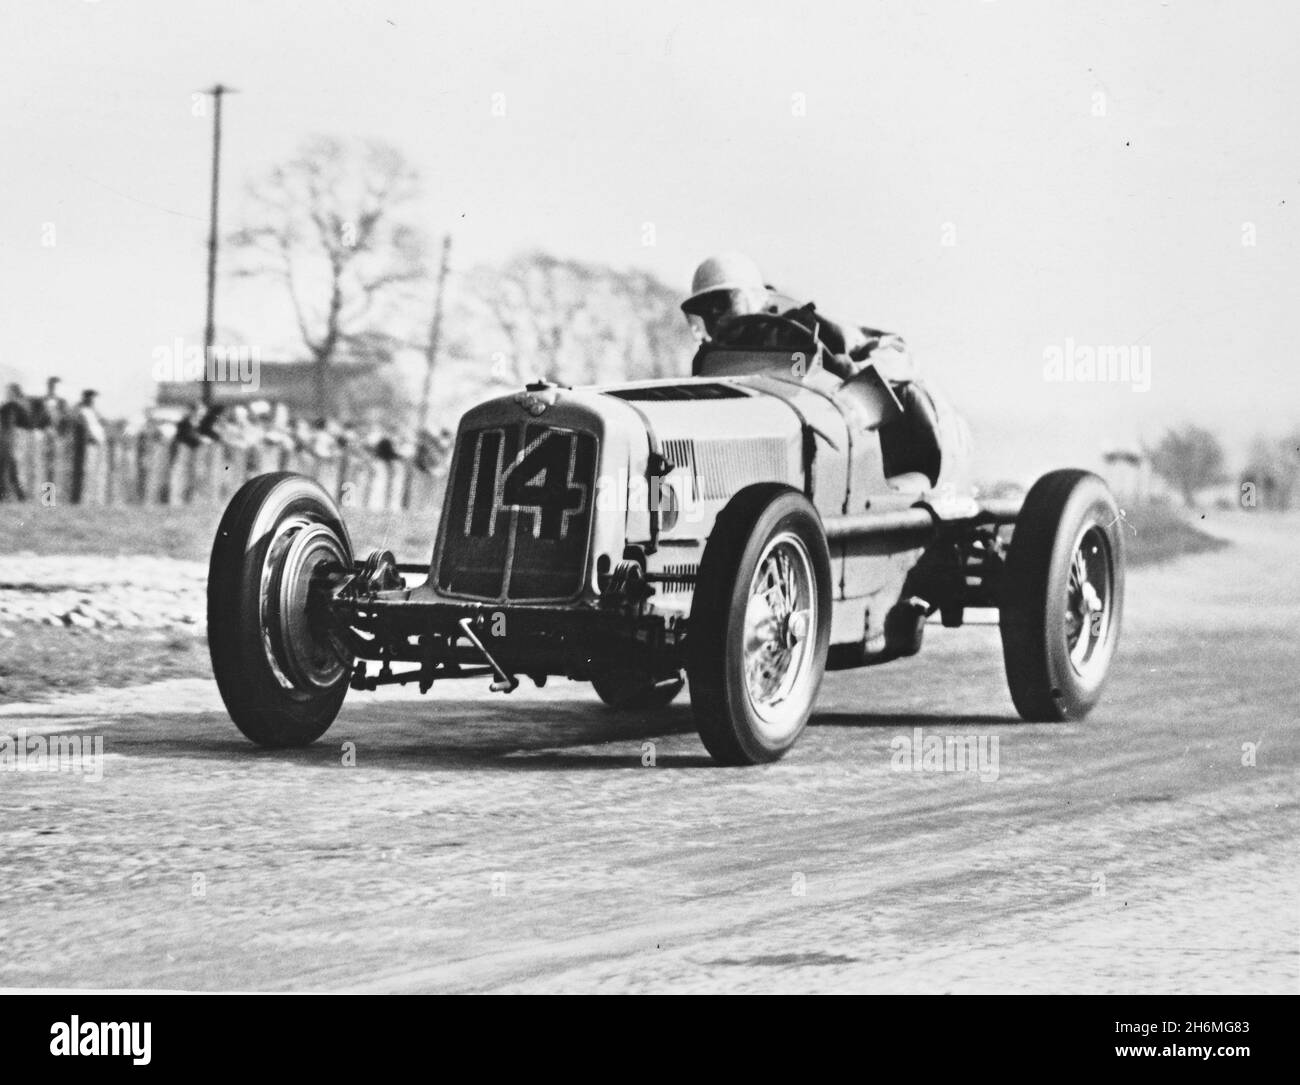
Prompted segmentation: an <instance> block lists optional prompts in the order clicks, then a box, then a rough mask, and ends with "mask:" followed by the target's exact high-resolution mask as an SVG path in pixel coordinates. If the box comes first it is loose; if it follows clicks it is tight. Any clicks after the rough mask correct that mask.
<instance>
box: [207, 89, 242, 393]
mask: <svg viewBox="0 0 1300 1085" xmlns="http://www.w3.org/2000/svg"><path fill="white" fill-rule="evenodd" d="M203 93H204V94H211V95H212V101H213V106H214V112H213V120H212V210H211V216H210V220H209V225H208V315H207V320H206V321H205V323H204V325H203V376H202V378H201V380H202V382H203V383H202V385H201V388H202V392H203V405H204V406H205V407H210V406H211V405H212V383H211V381H209V380H208V364H209V359H210V358H211V357H212V342H213V340H214V339H215V338H216V318H215V313H214V307H215V302H216V295H217V194H218V191H219V187H220V183H221V99H222V96H223V95H226V94H233V93H235V91H234V90H233V89H232V88H231V87H225V86H222V85H221V84H220V83H217V84H216V85H215V86H213V87H209V88H208V89H207V90H205V91H204V92H203Z"/></svg>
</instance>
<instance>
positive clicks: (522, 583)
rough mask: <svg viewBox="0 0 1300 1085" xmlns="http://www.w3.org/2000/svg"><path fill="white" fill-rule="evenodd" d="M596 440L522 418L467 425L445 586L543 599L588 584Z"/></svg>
mask: <svg viewBox="0 0 1300 1085" xmlns="http://www.w3.org/2000/svg"><path fill="white" fill-rule="evenodd" d="M595 475H596V438H595V436H594V435H593V434H590V433H583V432H580V431H578V430H573V429H562V428H559V427H554V426H544V425H539V424H537V423H521V424H520V425H517V426H497V427H489V428H484V429H471V430H466V431H463V432H462V433H461V436H460V441H459V443H458V444H457V447H456V459H455V467H454V468H453V475H452V479H451V489H450V493H449V494H448V495H447V503H446V506H445V508H446V512H445V514H444V516H445V518H446V523H445V524H444V526H443V537H442V553H441V557H440V559H439V562H438V577H437V585H438V588H439V590H441V591H444V592H447V593H448V594H451V595H459V596H465V597H469V598H475V599H492V600H501V601H506V600H510V601H516V602H528V601H533V602H538V601H546V600H563V599H571V598H572V597H573V596H575V595H577V594H578V593H579V592H580V591H581V590H582V588H583V583H584V579H585V575H586V567H587V548H588V545H589V542H590V537H591V512H592V506H593V503H594V493H593V491H594V489H595Z"/></svg>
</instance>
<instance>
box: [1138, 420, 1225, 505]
mask: <svg viewBox="0 0 1300 1085" xmlns="http://www.w3.org/2000/svg"><path fill="white" fill-rule="evenodd" d="M1146 456H1147V460H1148V461H1149V462H1150V464H1151V470H1153V471H1154V472H1155V473H1156V474H1157V475H1159V476H1160V477H1161V478H1163V479H1164V480H1165V481H1166V482H1168V483H1169V484H1170V485H1171V486H1173V487H1174V488H1175V489H1176V490H1177V491H1178V492H1179V493H1180V494H1181V495H1182V498H1183V502H1184V503H1185V504H1186V505H1187V507H1188V508H1189V509H1190V508H1193V507H1195V504H1196V491H1197V490H1199V489H1201V488H1202V487H1205V486H1212V485H1214V484H1215V483H1216V482H1222V481H1223V480H1224V478H1225V477H1226V476H1225V475H1224V472H1223V446H1222V445H1220V444H1219V440H1218V438H1217V437H1215V436H1214V434H1213V433H1211V432H1210V431H1209V430H1206V429H1202V428H1201V427H1200V426H1190V425H1189V426H1183V427H1182V428H1181V429H1171V430H1169V431H1168V432H1166V433H1165V435H1164V436H1163V437H1162V438H1160V441H1159V443H1158V444H1157V445H1156V446H1155V448H1151V449H1147V450H1146Z"/></svg>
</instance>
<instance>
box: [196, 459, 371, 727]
mask: <svg viewBox="0 0 1300 1085" xmlns="http://www.w3.org/2000/svg"><path fill="white" fill-rule="evenodd" d="M351 568H352V543H351V540H350V539H349V538H348V533H347V528H346V527H345V526H344V524H343V520H342V517H341V516H340V514H339V511H338V508H337V506H336V505H335V504H334V502H333V500H332V499H331V498H330V496H329V495H328V494H327V493H326V492H325V491H324V490H323V489H322V488H321V487H320V486H319V485H318V484H317V483H315V482H314V481H312V480H311V479H309V478H304V477H303V476H301V475H295V474H290V473H285V472H280V473H275V474H269V475H260V476H259V477H257V478H254V479H251V480H250V481H248V482H246V483H245V484H244V485H243V486H242V487H241V488H240V489H239V491H238V492H237V493H236V494H235V496H234V497H233V498H231V501H230V504H229V506H227V508H226V512H225V515H224V516H222V518H221V524H220V526H219V527H218V528H217V536H216V539H215V540H214V541H213V544H212V558H211V561H210V563H209V566H208V650H209V652H210V654H211V656H212V670H213V673H214V674H215V676H216V679H217V688H218V689H219V690H220V691H221V698H222V700H223V701H224V702H225V704H226V708H227V710H228V711H229V712H230V718H231V719H232V720H233V721H234V723H235V726H236V727H238V728H239V729H240V730H241V731H242V732H243V733H244V734H245V735H247V736H248V737H249V738H250V739H252V740H253V741H254V742H256V743H258V744H259V745H262V746H304V745H306V744H307V743H309V742H312V741H314V740H315V739H317V738H319V737H320V736H321V735H322V734H324V733H325V731H326V729H327V728H328V727H329V725H330V724H331V723H332V722H333V721H334V717H335V716H336V715H337V714H338V711H339V707H340V706H341V705H342V703H343V698H344V696H345V695H346V694H347V689H348V680H349V677H350V675H351V668H352V656H351V655H350V654H349V653H348V652H347V651H346V649H345V648H344V646H343V645H342V644H341V643H340V642H339V640H338V638H337V637H336V636H335V635H334V634H333V633H332V632H331V630H330V627H329V623H328V620H327V616H326V615H325V613H324V611H323V609H322V607H321V600H320V598H319V593H318V590H317V589H318V587H319V585H320V583H321V581H322V580H323V579H324V578H327V577H329V576H331V575H338V574H340V573H344V572H347V571H349V570H350V569H351Z"/></svg>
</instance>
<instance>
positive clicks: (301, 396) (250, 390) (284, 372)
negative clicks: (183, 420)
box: [155, 361, 379, 414]
mask: <svg viewBox="0 0 1300 1085" xmlns="http://www.w3.org/2000/svg"><path fill="white" fill-rule="evenodd" d="M378 368H379V365H378V363H376V362H331V363H330V368H329V380H330V382H331V383H332V384H334V385H335V386H337V385H338V384H339V383H340V382H342V383H347V382H350V381H355V380H360V379H362V378H364V377H369V376H370V375H371V374H373V373H374V372H375V370H376V369H378ZM202 396H203V390H202V386H201V385H200V383H199V382H198V381H159V382H158V394H157V398H156V400H155V402H156V403H157V405H158V406H160V407H183V406H187V405H188V404H190V403H193V402H195V401H196V400H199V399H201V398H202ZM259 399H264V400H266V401H267V402H269V403H283V404H285V405H286V406H288V407H289V409H290V410H291V411H294V412H297V413H300V414H312V413H314V411H315V409H316V363H315V362H310V361H294V362H262V363H261V364H260V365H259V366H258V367H257V370H256V379H254V380H253V381H251V382H249V383H247V384H242V383H236V382H232V381H214V382H213V384H212V402H213V403H220V404H226V405H233V404H236V403H244V404H248V403H252V402H254V401H255V400H259Z"/></svg>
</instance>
